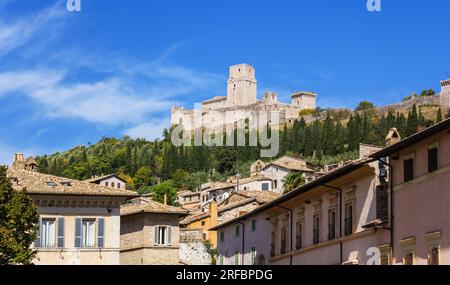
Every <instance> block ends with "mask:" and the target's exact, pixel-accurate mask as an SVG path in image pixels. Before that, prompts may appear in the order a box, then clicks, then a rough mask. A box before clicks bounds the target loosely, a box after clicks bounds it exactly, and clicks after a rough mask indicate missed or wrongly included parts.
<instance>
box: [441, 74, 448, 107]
mask: <svg viewBox="0 0 450 285" xmlns="http://www.w3.org/2000/svg"><path fill="white" fill-rule="evenodd" d="M440 100H441V105H443V106H446V107H448V108H450V78H449V79H447V80H443V81H441V94H440Z"/></svg>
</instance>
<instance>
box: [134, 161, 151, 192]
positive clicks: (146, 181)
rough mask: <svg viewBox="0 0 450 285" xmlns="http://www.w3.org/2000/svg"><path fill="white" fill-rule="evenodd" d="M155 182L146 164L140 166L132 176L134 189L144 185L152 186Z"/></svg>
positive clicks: (137, 189) (139, 188)
mask: <svg viewBox="0 0 450 285" xmlns="http://www.w3.org/2000/svg"><path fill="white" fill-rule="evenodd" d="M154 184H155V179H154V177H153V172H152V170H151V169H150V167H148V166H142V167H141V168H139V169H138V171H137V172H136V175H135V176H134V178H133V188H134V190H136V191H139V190H141V189H142V188H144V187H147V186H152V185H154Z"/></svg>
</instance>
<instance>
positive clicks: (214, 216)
mask: <svg viewBox="0 0 450 285" xmlns="http://www.w3.org/2000/svg"><path fill="white" fill-rule="evenodd" d="M209 215H210V220H211V221H210V226H211V227H215V226H217V220H218V218H219V208H218V206H217V201H216V200H215V199H213V200H212V201H211V203H210V204H209Z"/></svg>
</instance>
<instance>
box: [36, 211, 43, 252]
mask: <svg viewBox="0 0 450 285" xmlns="http://www.w3.org/2000/svg"><path fill="white" fill-rule="evenodd" d="M41 230H42V218H41V217H39V222H38V229H37V232H36V240H35V241H34V247H35V248H40V247H41Z"/></svg>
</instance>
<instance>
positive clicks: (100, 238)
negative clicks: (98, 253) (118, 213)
mask: <svg viewBox="0 0 450 285" xmlns="http://www.w3.org/2000/svg"><path fill="white" fill-rule="evenodd" d="M104 246H105V219H104V218H99V219H98V221H97V247H98V248H103V247H104Z"/></svg>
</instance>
